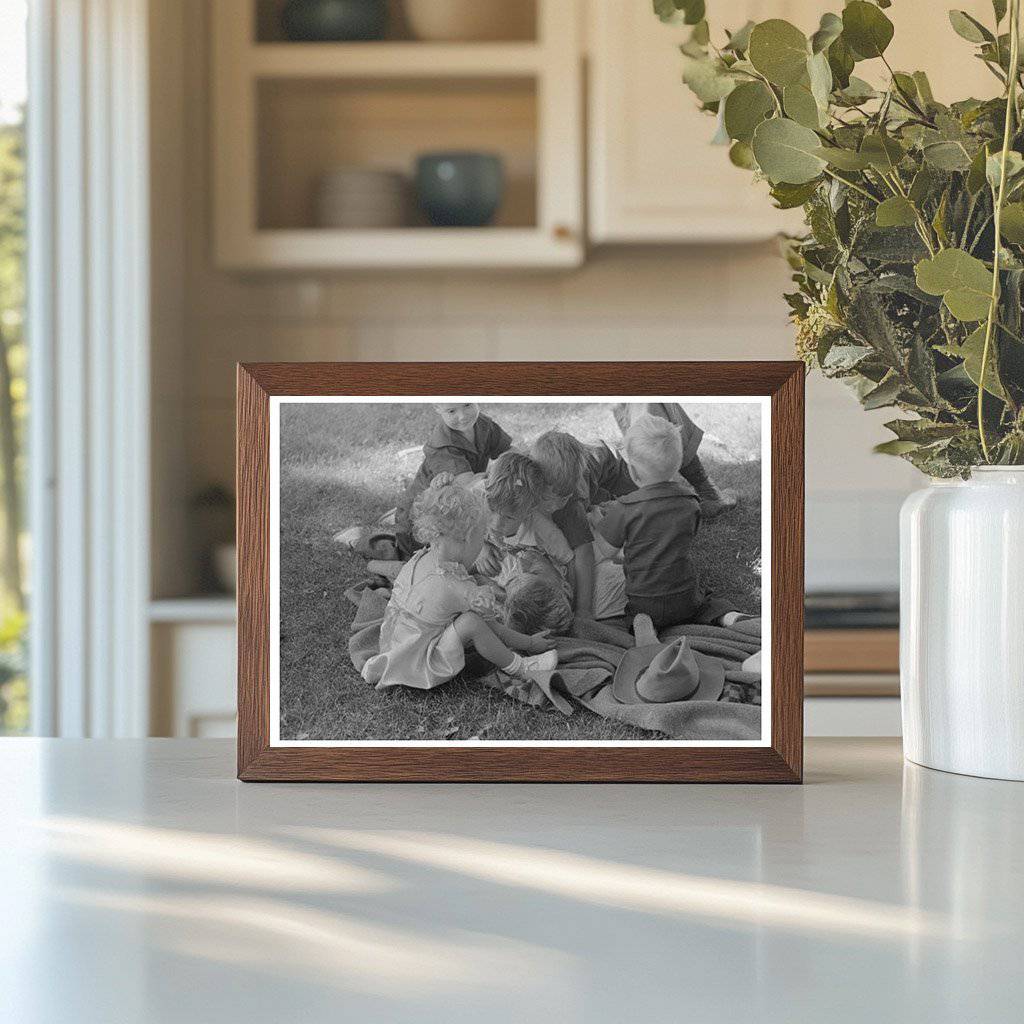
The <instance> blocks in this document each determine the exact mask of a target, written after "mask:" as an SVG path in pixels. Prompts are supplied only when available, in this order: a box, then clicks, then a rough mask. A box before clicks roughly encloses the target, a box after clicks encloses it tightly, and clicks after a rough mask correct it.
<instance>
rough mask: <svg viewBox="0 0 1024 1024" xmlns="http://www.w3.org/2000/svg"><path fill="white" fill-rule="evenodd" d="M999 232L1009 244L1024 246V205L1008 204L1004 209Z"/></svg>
mask: <svg viewBox="0 0 1024 1024" xmlns="http://www.w3.org/2000/svg"><path fill="white" fill-rule="evenodd" d="M999 230H1000V233H1001V234H1002V236H1003V238H1005V239H1006V241H1007V242H1013V243H1014V244H1015V245H1024V203H1007V204H1006V205H1005V206H1004V207H1003V213H1002V218H1001V222H1000V225H999Z"/></svg>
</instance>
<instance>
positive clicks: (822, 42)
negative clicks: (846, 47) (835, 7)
mask: <svg viewBox="0 0 1024 1024" xmlns="http://www.w3.org/2000/svg"><path fill="white" fill-rule="evenodd" d="M842 31H843V19H842V18H840V17H839V15H838V14H832V13H828V14H823V15H822V16H821V22H820V23H819V25H818V31H817V32H815V33H814V35H813V36H811V52H812V53H821V52H822V51H823V50H827V49H828V48H829V47H830V46H831V45H832V43H834V42H835V41H836V40H837V39H838V38H839V36H840V34H841V33H842Z"/></svg>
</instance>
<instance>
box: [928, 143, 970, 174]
mask: <svg viewBox="0 0 1024 1024" xmlns="http://www.w3.org/2000/svg"><path fill="white" fill-rule="evenodd" d="M922 154H923V155H924V158H925V160H927V161H928V163H930V164H931V165H932V167H938V168H939V169H940V170H943V171H966V170H967V169H968V168H969V167H970V166H971V158H970V156H968V154H967V151H966V150H965V149H964V147H963V146H962V145H961V144H960V143H959V142H932V143H929V144H928V145H925V146H924V147H922Z"/></svg>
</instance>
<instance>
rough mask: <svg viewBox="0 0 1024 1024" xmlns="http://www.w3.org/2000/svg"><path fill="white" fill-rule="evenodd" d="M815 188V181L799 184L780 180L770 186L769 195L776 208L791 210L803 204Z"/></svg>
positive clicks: (816, 185) (816, 184)
mask: <svg viewBox="0 0 1024 1024" xmlns="http://www.w3.org/2000/svg"><path fill="white" fill-rule="evenodd" d="M817 190H818V182H817V181H810V182H804V183H802V184H800V185H793V184H791V183H790V182H786V181H781V182H779V183H778V184H775V185H773V186H772V189H771V197H772V199H773V201H774V202H775V205H776V207H777V208H778V209H780V210H793V209H795V208H796V207H798V206H803V205H804V203H806V202H807V200H808V199H810V198H811V196H813V195H814V193H815V192H816V191H817Z"/></svg>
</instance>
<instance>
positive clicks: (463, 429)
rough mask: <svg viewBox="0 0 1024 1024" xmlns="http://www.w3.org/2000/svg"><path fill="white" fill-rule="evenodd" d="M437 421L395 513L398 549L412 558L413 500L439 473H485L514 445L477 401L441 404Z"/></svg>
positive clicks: (462, 477) (461, 476) (462, 476)
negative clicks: (411, 515) (420, 461)
mask: <svg viewBox="0 0 1024 1024" xmlns="http://www.w3.org/2000/svg"><path fill="white" fill-rule="evenodd" d="M434 410H435V411H436V412H437V416H438V419H437V422H435V424H434V427H433V429H432V430H431V432H430V434H429V436H428V437H427V440H426V441H425V442H424V444H423V462H422V463H420V468H419V471H418V472H417V473H416V476H415V477H414V478H413V480H412V482H411V483H410V484H409V486H408V487H407V488H406V492H405V495H404V496H403V497H402V500H401V502H400V503H399V505H398V510H397V513H396V515H395V528H396V536H395V541H396V543H397V545H398V552H399V555H400V557H401V558H409V557H410V556H411V555H412V553H413V551H415V550H416V549H417V548H418V547H419V545H418V544H417V542H416V541H415V540H414V539H413V536H412V522H411V518H410V510H411V509H412V505H413V502H414V501H415V500H416V498H417V497H418V496H419V495H420V494H422V493H423V492H424V491H425V490H426V489H427V487H429V486H430V482H431V481H432V480H433V479H434V477H436V476H437V475H438V474H440V473H450V474H451V475H452V477H454V478H455V480H456V482H460V483H461V482H464V481H465V478H467V477H469V476H471V475H473V474H475V473H482V472H484V471H485V470H486V469H487V466H488V464H489V463H490V462H491V460H492V459H496V458H497V457H498V456H499V455H501V454H502V453H503V452H507V451H508V450H509V448H511V447H512V439H511V438H510V437H509V436H508V434H506V433H505V431H504V430H502V429H501V427H499V426H498V424H497V423H495V422H494V420H492V419H491V418H490V417H489V416H486V415H484V414H483V413H482V412H480V406H479V405H477V404H475V403H474V402H461V403H449V404H438V405H435V406H434Z"/></svg>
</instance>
